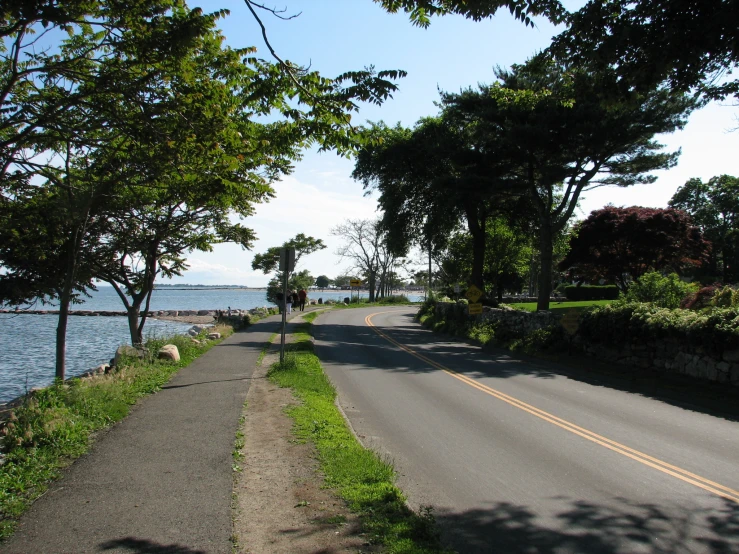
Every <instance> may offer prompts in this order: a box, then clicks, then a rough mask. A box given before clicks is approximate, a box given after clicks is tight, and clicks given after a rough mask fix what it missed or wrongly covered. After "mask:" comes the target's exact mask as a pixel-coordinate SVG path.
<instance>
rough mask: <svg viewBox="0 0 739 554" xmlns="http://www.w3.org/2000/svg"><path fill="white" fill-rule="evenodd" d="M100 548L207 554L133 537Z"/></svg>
mask: <svg viewBox="0 0 739 554" xmlns="http://www.w3.org/2000/svg"><path fill="white" fill-rule="evenodd" d="M100 548H101V549H102V550H103V551H105V550H116V551H123V552H131V553H132V554H207V552H206V551H205V550H195V549H193V548H190V547H188V546H183V545H180V544H159V543H156V542H154V541H150V540H147V539H138V538H135V537H124V538H122V539H115V540H111V541H108V542H104V543H102V544H101V545H100Z"/></svg>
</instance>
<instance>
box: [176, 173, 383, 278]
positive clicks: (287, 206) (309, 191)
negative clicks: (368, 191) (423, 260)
mask: <svg viewBox="0 0 739 554" xmlns="http://www.w3.org/2000/svg"><path fill="white" fill-rule="evenodd" d="M326 180H330V181H331V182H330V184H327V183H326V182H325V181H326ZM337 184H340V185H341V186H340V189H341V192H337V190H336V189H337V188H339V187H337ZM273 188H274V189H275V193H276V197H275V198H274V199H273V200H272V201H271V202H268V203H266V204H260V205H258V206H256V214H255V215H254V216H253V217H250V218H247V219H246V220H244V222H243V223H244V225H246V226H248V227H251V228H253V229H254V230H255V232H256V234H257V237H258V240H257V241H256V242H255V244H254V249H253V251H250V252H249V251H244V250H242V249H241V248H240V247H239V246H237V245H234V244H217V245H214V247H213V252H193V253H192V254H190V255H189V256H188V258H187V263H188V264H189V265H190V269H189V270H188V271H187V272H185V274H184V275H183V276H182V277H179V278H176V279H173V280H172V281H171V282H173V283H192V284H195V283H201V284H224V285H225V284H229V285H244V286H250V287H261V286H265V285H266V284H267V282H268V281H269V278H270V276H269V275H264V274H262V273H261V272H255V271H253V270H252V269H251V261H252V259H253V257H254V253H255V252H256V253H259V252H264V251H265V250H267V248H270V247H272V246H279V245H281V244H282V243H283V242H285V241H286V240H289V239H291V238H292V237H294V236H295V235H297V234H298V233H305V234H306V235H310V236H313V237H315V238H319V239H322V240H323V241H324V242H325V243H326V246H327V247H326V249H325V250H322V251H319V252H316V253H314V254H311V255H310V256H307V257H305V258H304V259H303V260H302V261H301V263H300V267H299V268H298V269H307V270H308V271H310V272H311V274H312V275H314V276H316V277H317V276H318V275H328V276H329V277H335V276H336V275H338V274H339V273H341V272H343V269H345V268H346V266H347V264H341V263H340V261H339V259H338V257H337V256H335V255H334V252H335V251H336V249H337V248H338V247H339V245H340V244H341V238H340V237H332V236H331V234H330V233H331V229H332V228H334V227H335V226H337V225H339V224H340V223H342V222H343V221H344V220H346V219H374V218H376V217H378V215H379V213H378V212H377V202H376V200H375V199H373V198H368V197H365V196H363V191H362V187H361V185H360V184H359V183H356V182H355V181H353V180H352V179H350V178H349V177H341V175H340V174H339V173H338V172H335V171H326V172H323V173H321V172H317V171H307V172H304V173H302V174H300V178H298V177H296V176H287V177H285V178H283V179H282V180H281V181H279V182H277V183H274V185H273Z"/></svg>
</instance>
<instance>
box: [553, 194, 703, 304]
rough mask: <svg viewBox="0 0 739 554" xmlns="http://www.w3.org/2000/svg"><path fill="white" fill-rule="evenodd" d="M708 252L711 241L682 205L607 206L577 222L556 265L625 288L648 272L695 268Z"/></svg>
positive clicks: (682, 270) (587, 277)
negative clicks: (663, 206)
mask: <svg viewBox="0 0 739 554" xmlns="http://www.w3.org/2000/svg"><path fill="white" fill-rule="evenodd" d="M709 251H710V243H709V242H707V241H706V240H705V239H704V238H703V236H702V234H701V232H700V229H698V227H696V226H695V225H694V224H693V222H692V221H691V219H690V216H689V215H688V214H687V213H685V212H683V211H681V210H676V209H673V208H642V207H639V206H632V207H630V208H617V207H614V206H607V207H605V208H603V209H601V210H595V211H593V212H591V214H590V215H589V216H588V217H587V218H586V219H584V220H583V221H581V222H580V223H578V224H577V226H576V227H575V229H574V232H573V233H572V235H571V236H570V251H569V252H568V254H567V256H566V257H565V259H564V260H562V262H561V263H560V264H559V267H560V269H561V270H563V271H569V273H570V274H571V276H572V277H573V278H576V279H579V280H588V281H591V282H598V281H599V280H601V279H604V280H606V281H608V282H611V283H616V284H617V285H618V286H619V288H621V290H626V289H627V288H628V287H629V285H630V284H631V283H633V282H634V281H636V280H638V279H639V277H641V276H642V275H644V274H645V273H648V272H650V271H663V272H677V273H685V271H689V272H690V271H694V270H695V268H696V267H697V266H700V265H701V264H702V263H703V262H704V261H705V260H706V258H707V257H708V253H709Z"/></svg>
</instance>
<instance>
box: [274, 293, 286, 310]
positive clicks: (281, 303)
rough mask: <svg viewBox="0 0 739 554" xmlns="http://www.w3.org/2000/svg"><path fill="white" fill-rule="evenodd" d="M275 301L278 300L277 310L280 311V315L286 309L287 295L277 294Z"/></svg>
mask: <svg viewBox="0 0 739 554" xmlns="http://www.w3.org/2000/svg"><path fill="white" fill-rule="evenodd" d="M275 300H277V308H278V309H279V310H280V313H282V310H284V309H285V306H284V301H285V295H284V294H282V293H281V292H277V293H275Z"/></svg>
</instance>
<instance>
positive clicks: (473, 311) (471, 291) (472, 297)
mask: <svg viewBox="0 0 739 554" xmlns="http://www.w3.org/2000/svg"><path fill="white" fill-rule="evenodd" d="M465 296H466V297H467V299H468V300H469V301H470V304H469V306H468V310H469V311H468V313H469V315H479V314H481V313H482V304H480V303H478V302H477V301H478V300H479V299H480V297H481V296H482V291H481V290H480V289H479V288H477V287H476V286H475V285H470V286H469V288H468V289H467V292H466V293H465Z"/></svg>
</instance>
